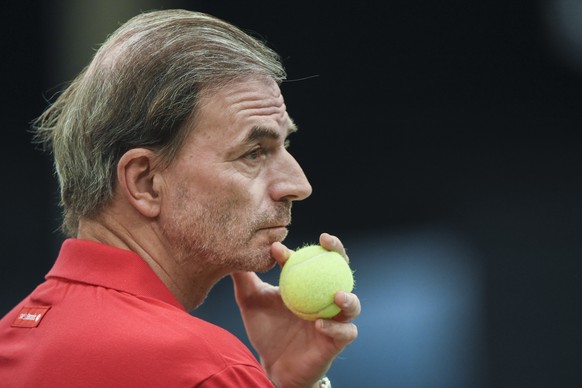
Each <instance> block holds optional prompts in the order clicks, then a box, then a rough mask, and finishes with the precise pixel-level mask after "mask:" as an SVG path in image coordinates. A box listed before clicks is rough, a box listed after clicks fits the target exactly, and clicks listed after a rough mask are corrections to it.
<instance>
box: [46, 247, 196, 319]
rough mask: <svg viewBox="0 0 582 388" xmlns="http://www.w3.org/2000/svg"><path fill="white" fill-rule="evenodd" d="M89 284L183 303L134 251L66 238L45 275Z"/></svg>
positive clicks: (173, 302) (178, 306) (179, 305)
mask: <svg viewBox="0 0 582 388" xmlns="http://www.w3.org/2000/svg"><path fill="white" fill-rule="evenodd" d="M45 278H46V279H49V278H63V279H67V280H69V281H73V282H79V283H86V284H92V285H95V286H101V287H105V288H110V289H114V290H118V291H122V292H126V293H129V294H132V295H135V296H137V297H146V298H153V299H158V300H161V301H163V302H166V303H169V304H171V305H173V306H175V307H177V308H179V309H181V310H184V311H185V309H184V307H183V306H182V305H181V304H180V302H178V300H177V299H176V297H175V296H174V295H173V294H172V293H171V292H170V290H169V289H168V287H166V285H165V284H164V283H163V282H162V281H161V280H160V278H159V277H158V276H157V275H156V274H155V272H154V271H153V270H152V269H151V268H150V266H149V265H148V264H147V263H146V262H145V261H144V260H143V259H142V258H141V257H140V256H139V255H138V254H136V253H135V252H133V251H129V250H125V249H121V248H117V247H113V246H110V245H105V244H101V243H98V242H94V241H88V240H79V239H67V240H65V241H64V242H63V245H62V246H61V250H60V253H59V256H58V257H57V260H56V261H55V264H54V265H53V267H52V269H51V270H50V271H49V273H48V274H47V275H46V276H45Z"/></svg>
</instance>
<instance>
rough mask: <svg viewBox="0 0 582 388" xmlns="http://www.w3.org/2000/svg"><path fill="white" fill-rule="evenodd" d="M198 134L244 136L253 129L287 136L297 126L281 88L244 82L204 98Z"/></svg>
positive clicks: (261, 81)
mask: <svg viewBox="0 0 582 388" xmlns="http://www.w3.org/2000/svg"><path fill="white" fill-rule="evenodd" d="M198 119H199V120H198V123H197V125H196V128H195V132H197V133H198V134H200V135H205V136H207V137H208V136H211V137H214V136H222V137H224V136H228V137H237V136H244V135H245V133H247V132H248V131H250V130H251V129H252V128H256V127H265V128H270V129H272V130H275V131H282V132H287V131H289V130H290V129H292V128H294V124H293V122H292V121H291V119H290V118H289V115H288V114H287V108H286V106H285V102H284V99H283V95H282V94H281V90H280V88H279V85H277V83H276V82H274V81H272V80H264V79H245V80H240V81H237V82H234V83H231V84H229V85H227V86H225V87H222V88H220V89H218V90H215V91H213V92H212V93H210V94H208V95H207V96H205V97H203V98H202V104H201V105H200V110H199V114H198Z"/></svg>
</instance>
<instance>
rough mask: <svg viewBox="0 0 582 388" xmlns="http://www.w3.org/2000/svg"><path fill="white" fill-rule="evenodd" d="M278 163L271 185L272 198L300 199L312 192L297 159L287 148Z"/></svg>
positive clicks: (279, 199)
mask: <svg viewBox="0 0 582 388" xmlns="http://www.w3.org/2000/svg"><path fill="white" fill-rule="evenodd" d="M278 164H279V166H277V167H276V168H275V170H276V173H275V176H274V181H273V184H272V185H271V197H272V198H273V200H275V201H283V200H287V201H301V200H304V199H305V198H307V197H309V196H310V195H311V192H312V188H311V184H310V183H309V181H308V180H307V177H306V176H305V173H304V172H303V169H302V168H301V166H300V165H299V163H298V162H297V160H296V159H295V158H294V157H293V156H292V155H291V154H290V153H289V152H288V151H287V150H285V151H284V153H283V158H281V160H280V162H279V163H278Z"/></svg>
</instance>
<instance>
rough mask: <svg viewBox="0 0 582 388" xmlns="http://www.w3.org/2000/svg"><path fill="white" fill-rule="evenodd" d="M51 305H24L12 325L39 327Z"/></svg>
mask: <svg viewBox="0 0 582 388" xmlns="http://www.w3.org/2000/svg"><path fill="white" fill-rule="evenodd" d="M50 308H51V306H28V307H23V308H22V309H21V310H20V312H19V313H18V315H17V316H16V319H15V320H14V322H12V325H11V326H12V327H37V326H38V325H39V324H40V320H41V319H43V318H44V316H45V314H46V312H47V311H48V310H49V309H50Z"/></svg>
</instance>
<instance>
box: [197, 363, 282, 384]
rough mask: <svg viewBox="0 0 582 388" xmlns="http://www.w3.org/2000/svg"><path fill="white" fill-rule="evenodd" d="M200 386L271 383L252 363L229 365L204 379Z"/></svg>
mask: <svg viewBox="0 0 582 388" xmlns="http://www.w3.org/2000/svg"><path fill="white" fill-rule="evenodd" d="M198 387H200V388H224V387H257V388H260V387H264V388H273V387H274V386H273V383H271V381H270V380H269V379H268V378H267V375H266V374H265V372H263V370H262V369H259V368H257V367H255V366H254V365H240V364H239V365H230V366H228V367H227V368H225V369H223V370H221V371H220V372H218V373H216V374H214V375H212V376H211V377H209V378H208V379H206V380H204V381H203V382H202V383H200V385H198Z"/></svg>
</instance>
